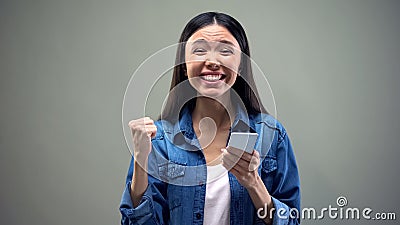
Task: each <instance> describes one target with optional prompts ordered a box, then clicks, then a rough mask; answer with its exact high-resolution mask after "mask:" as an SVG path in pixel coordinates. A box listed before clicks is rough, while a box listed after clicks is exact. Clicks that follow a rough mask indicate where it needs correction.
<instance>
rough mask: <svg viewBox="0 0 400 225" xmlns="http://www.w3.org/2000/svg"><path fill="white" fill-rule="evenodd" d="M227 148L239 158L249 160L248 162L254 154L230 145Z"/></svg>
mask: <svg viewBox="0 0 400 225" xmlns="http://www.w3.org/2000/svg"><path fill="white" fill-rule="evenodd" d="M226 150H227V151H228V152H229V153H231V154H233V155H236V156H237V157H238V158H242V159H243V160H246V161H248V162H250V160H251V157H252V155H251V154H249V153H247V152H245V151H243V150H242V149H237V148H234V147H231V146H228V147H227V148H226Z"/></svg>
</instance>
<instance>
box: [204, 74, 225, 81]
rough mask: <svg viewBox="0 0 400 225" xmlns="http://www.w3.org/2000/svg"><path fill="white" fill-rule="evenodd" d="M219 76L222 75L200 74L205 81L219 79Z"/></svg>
mask: <svg viewBox="0 0 400 225" xmlns="http://www.w3.org/2000/svg"><path fill="white" fill-rule="evenodd" d="M221 77H222V75H205V76H202V78H203V79H204V80H207V81H217V80H219V79H221Z"/></svg>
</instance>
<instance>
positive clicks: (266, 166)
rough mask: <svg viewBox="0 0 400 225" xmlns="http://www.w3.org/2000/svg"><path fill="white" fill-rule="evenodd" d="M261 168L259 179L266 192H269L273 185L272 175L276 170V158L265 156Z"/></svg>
mask: <svg viewBox="0 0 400 225" xmlns="http://www.w3.org/2000/svg"><path fill="white" fill-rule="evenodd" d="M261 167H262V168H261V179H262V181H263V182H264V184H265V186H266V187H267V190H268V191H269V192H271V191H272V188H273V184H274V175H275V174H276V171H277V168H278V165H277V161H276V158H275V157H273V156H269V155H267V156H266V157H265V159H264V160H263V162H262V165H261Z"/></svg>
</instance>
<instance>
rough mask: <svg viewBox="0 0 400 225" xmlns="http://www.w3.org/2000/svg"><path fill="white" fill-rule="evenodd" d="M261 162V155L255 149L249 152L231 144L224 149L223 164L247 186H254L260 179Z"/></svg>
mask: <svg viewBox="0 0 400 225" xmlns="http://www.w3.org/2000/svg"><path fill="white" fill-rule="evenodd" d="M259 164H260V155H259V153H258V152H257V151H255V150H253V154H249V153H247V152H245V151H243V150H240V149H237V148H233V147H229V146H228V147H227V148H226V149H222V165H223V166H224V167H225V168H226V169H227V170H228V171H229V172H231V173H232V174H233V175H234V176H235V177H236V179H237V180H238V181H239V183H240V184H241V185H242V186H243V187H245V188H248V187H253V186H254V185H255V184H256V182H257V180H258V179H259V175H258V171H257V169H258V166H259Z"/></svg>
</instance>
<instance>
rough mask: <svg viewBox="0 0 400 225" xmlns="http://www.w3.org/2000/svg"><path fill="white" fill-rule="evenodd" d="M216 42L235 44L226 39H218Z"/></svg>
mask: <svg viewBox="0 0 400 225" xmlns="http://www.w3.org/2000/svg"><path fill="white" fill-rule="evenodd" d="M218 42H221V43H224V44H228V45H232V46H235V45H234V44H233V43H232V42H230V41H228V40H220V41H218Z"/></svg>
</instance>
